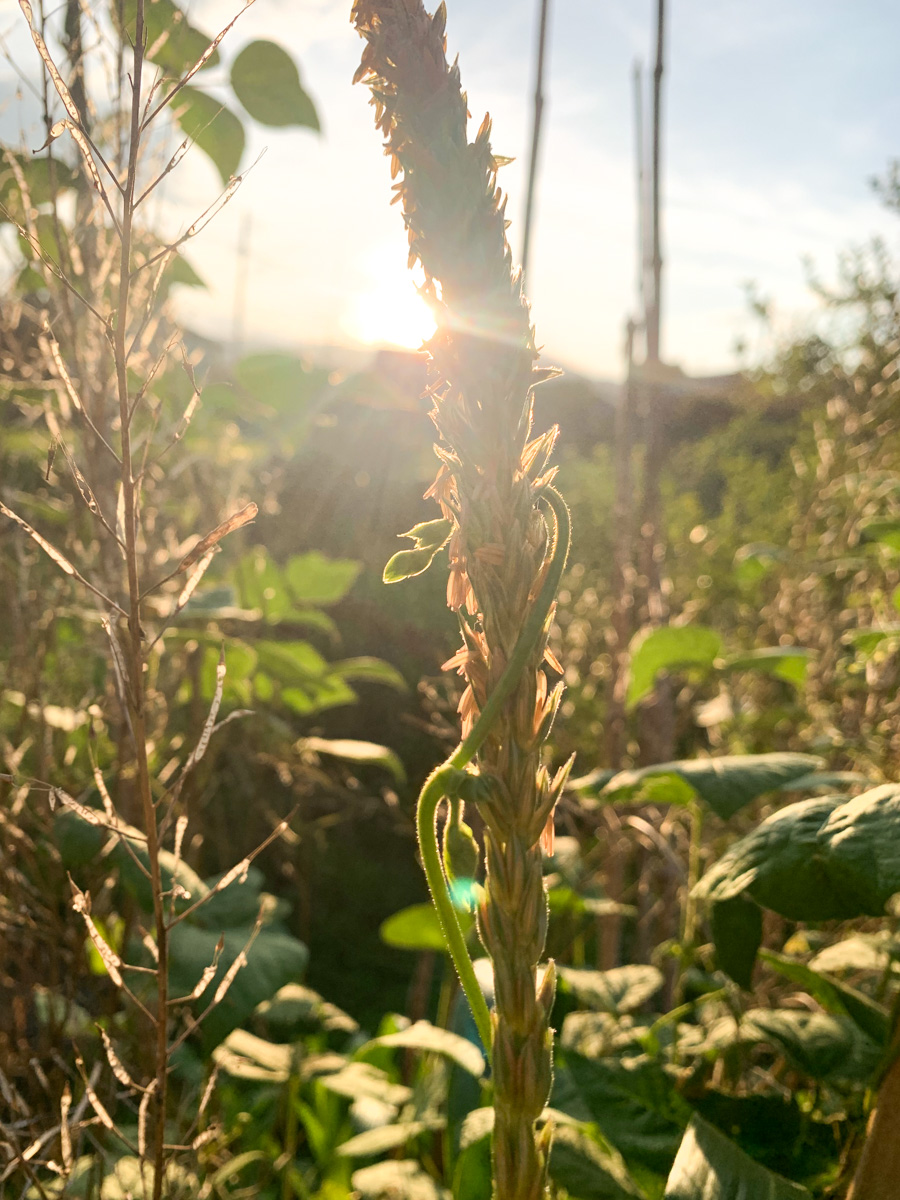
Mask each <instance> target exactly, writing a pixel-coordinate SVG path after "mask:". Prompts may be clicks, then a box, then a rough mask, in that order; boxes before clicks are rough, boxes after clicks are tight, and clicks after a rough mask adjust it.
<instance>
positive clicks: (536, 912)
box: [353, 0, 568, 1200]
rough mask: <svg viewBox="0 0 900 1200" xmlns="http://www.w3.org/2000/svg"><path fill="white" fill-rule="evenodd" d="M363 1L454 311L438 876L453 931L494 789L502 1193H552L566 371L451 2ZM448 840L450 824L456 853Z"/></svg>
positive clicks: (429, 281)
mask: <svg viewBox="0 0 900 1200" xmlns="http://www.w3.org/2000/svg"><path fill="white" fill-rule="evenodd" d="M353 16H354V20H355V22H356V26H357V29H358V30H359V32H360V33H361V34H362V36H363V37H364V38H365V39H366V43H367V44H366V47H365V49H364V51H363V56H362V62H361V64H360V68H359V71H358V72H357V79H365V80H366V82H367V83H368V84H369V85H370V86H371V88H372V92H373V103H374V105H375V110H376V123H377V125H378V127H379V129H381V130H382V131H383V132H384V134H385V135H386V138H387V142H386V147H385V150H386V153H387V154H388V155H389V156H390V158H391V167H392V173H393V175H394V176H395V177H396V176H397V175H400V174H401V173H402V178H401V179H400V181H399V182H398V183H397V184H395V189H396V190H397V191H398V192H399V196H400V199H401V200H402V202H403V214H404V219H405V222H406V226H407V231H408V234H409V243H410V264H411V265H412V263H413V262H414V261H415V260H417V259H418V260H419V261H420V262H421V263H422V266H423V268H424V272H425V287H424V289H423V290H424V294H425V295H426V297H427V298H428V299H429V301H430V303H431V306H432V308H433V310H434V313H435V316H436V318H437V323H438V332H437V333H436V334H435V336H434V338H432V340H431V342H430V343H429V346H428V349H429V350H430V352H431V365H432V374H433V377H434V382H433V385H432V388H431V394H432V396H433V397H434V400H435V407H434V412H433V413H432V419H433V420H434V423H435V425H436V427H437V430H438V434H439V438H440V443H439V445H438V447H437V453H438V457H439V458H440V459H441V467H440V470H439V472H438V476H437V479H436V480H435V482H434V485H433V486H432V488H431V489H429V492H428V495H430V496H433V497H434V499H436V500H437V501H438V503H439V504H440V506H441V510H442V514H443V517H444V518H445V520H447V521H449V522H450V525H451V528H452V534H451V537H450V542H449V554H450V581H449V586H448V594H447V598H448V603H449V604H450V607H451V608H453V609H455V610H456V611H457V612H459V614H460V626H461V631H462V636H463V646H462V648H461V649H460V651H459V652H458V654H456V655H455V656H454V657H453V658H452V659H451V660H450V661H449V662H448V663H447V664H445V666H446V667H447V668H448V669H449V668H451V667H457V668H458V669H459V670H460V673H461V674H463V675H464V676H465V678H466V681H467V684H468V686H467V687H466V689H465V692H464V693H463V697H462V700H461V703H460V712H461V714H462V734H463V740H462V744H461V747H460V752H458V753H459V760H458V761H456V762H455V761H454V759H455V756H454V758H452V759H451V760H449V762H448V763H447V764H445V765H444V767H443V768H441V769H440V770H439V772H438V775H437V777H435V778H433V780H432V781H431V782H430V783H429V785H428V786H427V793H426V796H425V803H424V804H423V806H422V807H421V808H420V822H419V830H420V835H421V837H422V846H423V856H425V857H426V859H430V860H431V861H430V862H429V861H426V867H427V868H428V875H429V880H430V882H431V886H432V890H433V892H434V894H435V898H436V901H437V903H438V907H439V910H440V909H442V908H443V909H444V910H445V911H444V913H443V914H442V920H443V922H444V925H445V928H446V929H447V930H448V933H449V939H450V942H451V945H452V944H453V942H454V940H455V939H454V935H453V928H454V924H455V920H456V919H455V916H454V914H453V913H452V909H450V911H449V915H447V911H446V910H447V909H448V907H449V906H448V905H447V903H446V899H445V894H446V882H445V881H444V879H443V875H442V873H441V871H440V870H439V869H437V866H436V864H435V862H434V857H435V856H434V854H433V853H432V852H433V849H434V827H433V820H434V811H435V809H436V805H437V802H438V801H439V799H440V796H441V795H442V794H445V793H446V792H447V791H449V792H450V795H451V797H452V796H454V795H455V796H461V797H462V798H463V799H464V800H465V799H469V800H472V801H474V803H475V804H476V805H477V807H478V810H479V812H480V813H481V815H482V817H483V819H484V823H485V851H486V878H485V886H484V896H483V900H482V901H481V903H480V904H479V907H478V927H479V933H480V935H481V939H482V942H483V943H484V945H485V948H486V949H487V951H488V953H489V954H490V956H491V960H492V962H493V967H494V993H495V998H496V999H495V1010H494V1013H493V1014H492V1015H491V1037H490V1050H491V1060H492V1066H493V1083H494V1110H495V1121H494V1135H493V1149H492V1154H493V1170H494V1188H495V1197H496V1200H540V1198H542V1197H543V1196H544V1195H545V1193H546V1178H547V1174H546V1169H547V1154H548V1150H549V1139H550V1136H551V1131H550V1129H549V1127H545V1129H544V1130H543V1131H542V1133H541V1134H537V1132H536V1121H537V1119H538V1117H539V1116H540V1114H541V1111H542V1109H543V1108H544V1105H545V1104H546V1102H547V1097H548V1094H549V1091H550V1083H551V1077H552V1045H553V1040H552V1031H551V1030H550V1028H549V1024H548V1022H549V1014H550V1010H551V1008H552V1005H553V998H554V989H555V970H554V967H553V964H552V963H548V964H546V965H545V966H543V967H540V966H539V962H540V959H541V956H542V954H543V950H544V942H545V937H546V929H547V898H546V894H545V890H544V882H543V861H542V845H548V844H549V843H550V842H551V841H552V822H553V809H554V806H555V804H556V800H557V797H558V795H559V793H560V791H561V789H562V786H563V784H564V782H565V777H566V773H567V768H563V770H562V771H560V772H558V773H557V776H556V778H555V779H553V780H552V781H551V779H550V777H549V775H548V773H547V770H546V768H545V767H544V766H543V765H542V762H541V750H542V745H543V742H544V740H545V738H546V736H547V733H548V732H549V729H550V726H551V724H552V721H553V718H554V715H555V712H556V708H557V706H558V704H559V701H560V698H561V694H562V688H561V685H557V686H556V687H554V688H552V689H551V688H550V687H549V685H548V682H547V676H546V674H545V672H544V669H543V665H542V663H543V660H544V658H545V657H547V658H548V661H549V662H550V665H551V666H553V667H554V669H556V665H558V664H556V665H555V659H553V657H552V655H550V654H549V651H548V650H547V632H548V628H549V624H550V619H551V617H552V611H553V596H554V594H555V591H556V587H557V586H558V575H556V572H557V570H559V571H561V570H562V565H561V564H562V562H563V561H564V549H561V548H560V543H562V542H564V541H565V540H567V529H568V518H567V516H565V515H564V514H565V506H564V505H563V503H562V501H561V500H560V499H559V497H555V499H551V496H555V493H552V492H551V490H550V488H549V485H550V483H551V481H552V478H553V475H554V471H553V470H550V471H547V470H546V463H547V460H548V458H549V456H550V454H551V452H552V449H553V444H554V441H555V437H556V430H550V431H548V432H547V433H545V434H543V435H541V436H539V437H536V438H534V439H531V424H532V415H533V414H532V388H533V387H534V385H535V384H536V383H539V382H541V380H542V379H544V378H547V376H548V375H549V374H552V373H553V372H547V371H544V370H538V369H536V367H535V362H536V359H537V350H536V347H535V343H534V334H533V330H532V329H531V324H530V319H529V314H528V306H527V303H526V301H525V299H524V297H523V295H522V289H521V279H520V276H519V275H518V274H517V273H514V272H513V269H512V256H511V253H510V250H509V246H508V244H507V241H506V235H505V229H506V222H505V215H504V209H505V201H504V199H503V196H502V193H501V192H500V190H499V189H498V188H497V182H496V174H497V169H498V165H499V163H498V161H497V160H496V159H495V158H494V156H493V154H492V151H491V147H490V142H489V135H490V121H489V119H488V118H485V120H484V121H483V122H482V124H481V127H480V129H479V130H478V133H477V135H476V137H475V140H474V141H473V142H471V143H470V142H469V140H468V135H467V119H468V112H467V103H466V98H465V96H464V94H463V93H462V90H461V88H460V80H459V72H458V70H457V68H456V66H455V65H454V66H453V67H451V66H450V65H449V64H448V63H447V58H446V44H445V40H444V36H443V35H444V22H445V18H446V13H445V10H444V6H443V5H441V7H440V8H439V9H438V10H437V12H436V13H435V15H434V17H431V16H429V15H428V14H427V13H426V12H425V10H424V8H423V7H422V4H421V0H357V3H356V4H355V5H354V10H353ZM542 500H546V501H547V502H548V503H550V504H551V507H552V508H553V512H554V516H555V517H556V520H557V526H558V533H559V535H560V536H559V537H558V538H557V545H556V547H555V548H554V549H552V550H551V549H550V542H551V536H550V532H549V531H548V527H547V523H546V522H545V520H544V517H543V515H542V512H541V501H542ZM548 581H549V582H548ZM545 583H547V585H548V587H549V588H550V589H551V592H550V594H548V593H545V591H544V585H545ZM513 663H515V668H514V670H509V673H508V669H509V668H511V666H512V664H513ZM495 697H496V699H495ZM485 714H489V717H488V718H487V720H486V721H485V722H484V723H482V722H481V721H480V720H479V717H480V716H484V715H485ZM476 730H477V731H478V734H477V740H478V742H479V745H478V747H477V754H476V755H475V758H474V760H473V761H474V767H475V771H472V772H468V773H467V772H465V771H464V770H461V769H460V766H459V764H460V763H463V762H468V761H469V759H471V758H472V755H471V754H470V753H469V752H468V750H465V748H466V747H467V746H468V745H469V744H470V743H469V738H470V737H471V736H472V735H473V734H474V733H475V731H476ZM451 764H453V767H452V769H453V770H455V771H456V774H455V775H453V774H451ZM453 827H454V828H455V829H457V830H458V829H459V825H458V823H456V822H454V823H453ZM445 837H446V835H445ZM447 848H448V843H447V842H446V841H445V858H446V851H447ZM456 930H457V932H458V926H456ZM458 941H461V938H460V939H458ZM464 948H465V947H464V944H463V946H462V950H463V951H464ZM454 957H455V958H456V959H457V964H458V966H459V968H460V971H461V974H462V976H463V982H464V985H465V986H466V990H467V992H472V993H473V994H472V995H470V1001H471V1002H472V1004H473V1009H474V1010H475V1012H476V1017H478V1015H479V1013H478V1010H479V1008H480V1007H482V1005H480V1004H479V1000H478V997H477V995H475V994H474V988H473V985H472V983H471V981H467V979H466V976H467V974H468V968H467V966H466V962H465V961H464V959H465V958H466V957H467V956H465V955H464V954H463V953H462V951H460V950H459V949H458V948H457V950H455V951H454ZM479 1024H482V1025H483V1024H484V1016H483V1013H482V1014H481V1017H480V1020H479Z"/></svg>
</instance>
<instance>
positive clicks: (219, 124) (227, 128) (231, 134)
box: [173, 85, 244, 184]
mask: <svg viewBox="0 0 900 1200" xmlns="http://www.w3.org/2000/svg"><path fill="white" fill-rule="evenodd" d="M173 108H174V112H175V119H176V121H177V122H178V124H179V125H180V126H181V128H182V130H183V131H184V133H185V134H187V136H188V137H189V138H191V139H193V141H194V142H195V143H196V145H197V146H199V147H200V149H201V150H202V151H203V152H204V154H207V155H208V156H209V157H210V158H211V159H212V161H213V164H214V165H215V167H216V169H217V170H218V172H219V174H220V175H221V177H222V182H223V184H227V183H228V181H229V180H230V179H231V177H232V176H233V175H236V174H237V170H238V167H239V166H240V165H241V158H242V157H243V154H244V127H243V125H242V124H241V123H240V121H239V120H238V118H237V117H236V116H235V115H234V113H233V112H231V111H230V109H228V108H226V107H225V105H224V104H222V102H221V101H220V100H216V99H215V98H214V97H213V96H209V95H207V93H206V92H201V91H198V90H197V88H194V87H191V86H190V85H188V86H187V87H183V88H182V89H181V91H180V92H179V93H178V95H177V96H176V98H175V100H174V101H173Z"/></svg>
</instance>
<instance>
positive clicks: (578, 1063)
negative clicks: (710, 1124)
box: [552, 1050, 690, 1173]
mask: <svg viewBox="0 0 900 1200" xmlns="http://www.w3.org/2000/svg"><path fill="white" fill-rule="evenodd" d="M558 1057H559V1063H558V1069H557V1072H556V1077H555V1080H554V1090H553V1093H552V1095H553V1100H552V1103H553V1105H554V1107H555V1108H560V1109H562V1110H563V1112H571V1115H572V1116H574V1117H576V1118H579V1119H585V1118H587V1119H589V1120H591V1121H593V1122H594V1123H595V1124H596V1125H598V1126H599V1128H600V1131H601V1133H602V1134H603V1136H604V1137H606V1138H607V1139H608V1140H609V1141H610V1142H612V1144H613V1145H614V1146H615V1147H616V1149H617V1150H618V1151H619V1152H620V1153H621V1154H622V1155H623V1156H624V1158H625V1161H626V1163H628V1165H629V1167H633V1165H634V1164H640V1165H641V1166H643V1167H646V1168H649V1169H650V1170H652V1171H657V1172H662V1173H664V1172H666V1171H667V1170H668V1169H669V1166H670V1164H671V1162H672V1159H673V1158H674V1156H675V1152H676V1150H677V1148H678V1144H679V1142H680V1141H681V1135H682V1131H683V1130H684V1127H685V1126H686V1125H687V1122H688V1119H689V1117H690V1109H689V1107H688V1105H687V1104H686V1103H685V1101H683V1100H682V1099H681V1097H680V1096H679V1095H678V1093H677V1092H676V1091H675V1088H674V1085H673V1083H672V1081H671V1079H670V1078H669V1077H668V1075H667V1074H666V1073H665V1071H664V1070H663V1068H662V1066H661V1065H660V1064H659V1063H657V1062H654V1061H653V1060H651V1059H649V1058H640V1059H616V1058H601V1059H588V1058H585V1057H584V1056H583V1055H580V1054H576V1053H574V1052H573V1051H570V1050H567V1051H563V1052H561V1053H560V1054H559V1056H558Z"/></svg>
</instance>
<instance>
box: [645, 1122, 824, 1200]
mask: <svg viewBox="0 0 900 1200" xmlns="http://www.w3.org/2000/svg"><path fill="white" fill-rule="evenodd" d="M664 1200H812V1197H811V1196H810V1193H809V1192H808V1191H807V1190H806V1188H802V1187H800V1185H799V1184H797V1183H790V1182H789V1181H788V1180H787V1179H784V1178H782V1176H780V1175H776V1174H774V1172H772V1171H769V1170H767V1169H766V1168H765V1167H763V1166H760V1164H759V1163H757V1162H755V1161H754V1160H753V1159H752V1158H751V1157H750V1156H749V1155H748V1154H745V1153H744V1151H743V1150H741V1149H740V1147H739V1146H736V1145H735V1144H734V1142H732V1141H731V1140H730V1139H729V1138H727V1137H725V1135H724V1134H723V1133H719V1131H718V1130H717V1129H715V1128H714V1127H713V1126H712V1125H710V1124H708V1123H707V1122H706V1121H704V1120H703V1118H702V1117H698V1116H696V1115H695V1116H694V1117H692V1118H691V1123H690V1125H689V1126H688V1128H687V1132H686V1133H685V1135H684V1138H683V1140H682V1142H681V1145H680V1146H679V1148H678V1154H677V1156H676V1158H675V1162H674V1164H673V1165H672V1170H671V1173H670V1175H669V1178H668V1182H667V1183H666V1194H665V1198H664Z"/></svg>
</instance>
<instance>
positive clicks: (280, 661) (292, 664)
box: [254, 641, 330, 687]
mask: <svg viewBox="0 0 900 1200" xmlns="http://www.w3.org/2000/svg"><path fill="white" fill-rule="evenodd" d="M254 649H255V650H256V656H257V660H258V662H259V665H260V666H261V667H262V668H263V670H264V671H267V672H268V674H270V675H271V676H272V677H273V678H274V679H277V680H278V682H279V683H282V684H287V685H299V686H301V687H302V686H303V685H304V684H311V683H316V682H318V681H319V680H321V679H322V678H323V676H325V675H326V674H328V672H329V670H330V668H329V665H328V663H327V662H326V660H325V659H324V658H323V657H322V655H321V654H320V653H319V652H318V650H316V648H315V647H314V646H311V645H310V644H309V642H270V641H257V642H254Z"/></svg>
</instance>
